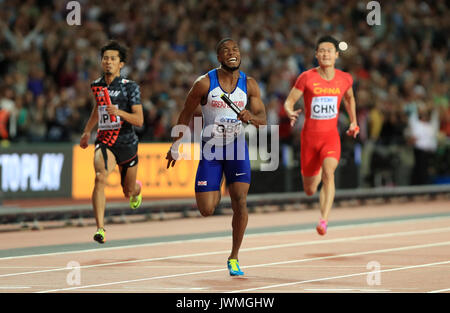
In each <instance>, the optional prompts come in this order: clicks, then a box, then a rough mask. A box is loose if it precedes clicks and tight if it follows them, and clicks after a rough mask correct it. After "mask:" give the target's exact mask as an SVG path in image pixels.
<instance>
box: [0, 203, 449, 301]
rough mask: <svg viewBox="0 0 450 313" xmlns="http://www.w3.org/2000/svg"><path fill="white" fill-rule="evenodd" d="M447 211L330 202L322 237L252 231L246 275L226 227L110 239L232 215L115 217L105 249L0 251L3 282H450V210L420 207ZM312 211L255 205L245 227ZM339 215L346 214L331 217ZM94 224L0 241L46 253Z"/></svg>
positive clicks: (142, 286) (291, 289) (26, 286)
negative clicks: (235, 267)
mask: <svg viewBox="0 0 450 313" xmlns="http://www.w3.org/2000/svg"><path fill="white" fill-rule="evenodd" d="M449 212H450V202H449V201H448V200H436V201H431V202H417V201H416V202H406V203H396V204H395V203H391V204H384V205H365V206H360V207H351V208H344V207H341V208H335V209H333V211H332V213H331V216H330V222H329V229H328V233H327V235H326V236H323V237H321V236H318V235H317V233H316V231H315V229H314V227H311V228H308V229H303V230H301V229H300V230H297V231H292V230H291V231H278V232H270V231H269V229H267V231H265V232H262V233H260V234H248V235H247V236H246V237H245V239H244V242H243V246H242V248H241V252H240V263H241V268H242V270H243V271H244V272H245V276H244V277H243V278H232V277H230V276H229V275H228V272H227V270H226V259H227V257H228V254H229V251H230V247H231V237H230V236H223V237H218V238H211V237H209V238H206V239H202V240H198V239H197V240H189V239H187V240H179V241H173V242H160V243H149V244H141V245H134V246H133V245H128V246H123V247H111V248H109V249H108V244H110V245H111V243H113V242H114V241H116V240H122V239H130V244H133V240H137V239H139V238H152V237H161V236H169V235H186V238H188V235H191V234H203V233H205V234H207V233H208V232H209V233H210V232H219V231H231V216H229V215H225V216H212V217H208V218H188V219H177V220H168V221H153V222H146V223H133V224H123V225H121V224H112V225H108V226H107V243H106V244H105V245H103V246H102V248H107V249H98V247H99V246H98V245H94V246H93V247H91V248H89V249H86V250H84V251H77V252H75V251H66V252H61V253H49V254H42V255H27V256H20V257H10V258H8V257H3V258H0V292H89V293H91V292H120V293H124V292H150V293H160V292H162V293H173V292H175V293H178V292H183V293H184V292H189V293H192V292H195V293H197V292H198V293H221V292H261V293H264V292H271V293H278V292H282V293H309V292H314V293H317V292H319V293H320V292H358V293H360V292H414V293H417V292H419V293H422V292H450V216H449V215H448V214H447V216H444V217H435V218H432V217H427V218H418V217H417V216H418V215H425V214H427V215H430V214H440V213H449ZM410 216H416V217H415V218H414V219H407V218H406V217H410ZM394 217H397V220H396V221H394V220H391V221H389V220H386V221H378V222H376V223H372V222H373V221H374V219H376V218H378V219H379V218H386V219H391V218H394ZM402 217H405V218H404V219H403V218H402ZM318 218H319V212H318V210H317V209H314V210H299V211H286V212H275V213H258V214H257V213H254V214H251V215H250V218H249V225H248V229H249V230H250V229H256V228H264V227H273V226H280V229H281V230H282V228H283V227H284V226H287V225H293V224H299V225H300V224H308V223H311V224H313V223H316V222H317V221H318ZM353 220H354V221H355V223H354V224H352V223H351V221H353ZM361 220H364V224H362V223H361ZM340 221H341V222H342V221H349V223H347V224H346V225H345V226H335V224H339V222H340ZM357 221H358V222H357ZM94 232H95V228H93V227H84V228H77V227H69V228H60V229H49V230H41V231H21V232H8V233H2V234H0V238H1V239H0V250H7V249H17V248H27V247H36V248H38V250H37V251H38V252H34V253H46V249H47V248H46V247H45V246H51V245H64V244H71V243H83V242H85V243H91V242H92V236H93V233H94ZM249 232H250V231H249ZM250 233H251V232H250ZM11 251H12V250H11ZM69 262H76V263H73V264H75V265H76V264H79V265H80V268H79V274H80V275H79V278H80V281H79V283H80V284H77V283H78V282H77V281H75V283H76V284H73V282H74V281H73V280H72V281H70V278H73V277H75V276H73V274H74V273H75V272H74V270H73V269H68V268H67V266H68V264H69ZM68 278H69V281H68Z"/></svg>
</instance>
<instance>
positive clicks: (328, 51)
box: [316, 42, 339, 67]
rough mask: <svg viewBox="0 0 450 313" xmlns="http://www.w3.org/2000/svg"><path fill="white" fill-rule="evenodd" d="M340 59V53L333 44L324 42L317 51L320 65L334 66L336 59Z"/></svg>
mask: <svg viewBox="0 0 450 313" xmlns="http://www.w3.org/2000/svg"><path fill="white" fill-rule="evenodd" d="M338 57H339V52H337V51H336V48H335V47H334V45H333V44H332V43H331V42H322V43H321V44H320V45H319V47H318V48H317V51H316V58H317V61H318V62H319V65H320V66H322V67H324V66H334V64H335V63H336V59H337V58H338Z"/></svg>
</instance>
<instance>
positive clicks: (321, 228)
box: [316, 219, 328, 236]
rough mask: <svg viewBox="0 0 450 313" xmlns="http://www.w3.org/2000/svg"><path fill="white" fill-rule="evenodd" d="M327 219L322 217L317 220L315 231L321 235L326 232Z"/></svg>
mask: <svg viewBox="0 0 450 313" xmlns="http://www.w3.org/2000/svg"><path fill="white" fill-rule="evenodd" d="M327 226H328V225H327V221H326V220H324V219H320V220H319V224H317V226H316V230H317V233H318V234H319V235H321V236H323V235H325V234H326V233H327Z"/></svg>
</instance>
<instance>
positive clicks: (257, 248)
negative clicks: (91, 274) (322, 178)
mask: <svg viewBox="0 0 450 313" xmlns="http://www.w3.org/2000/svg"><path fill="white" fill-rule="evenodd" d="M445 231H450V227H443V228H435V229H425V230H414V231H407V232H397V233H386V234H376V235H366V236H355V237H346V238H337V239H327V240H320V241H317V240H312V241H305V242H295V243H286V244H280V245H269V246H261V247H254V248H244V249H241V250H240V252H241V253H242V252H251V251H259V250H269V249H280V248H290V247H298V246H309V245H322V244H329V243H340V242H351V241H358V240H368V239H378V238H389V237H396V236H410V235H424V234H433V233H439V232H445ZM261 235H262V234H261ZM229 252H230V251H229V250H222V251H212V252H201V253H192V254H182V255H173V256H167V257H159V258H149V259H142V260H129V261H119V262H109V263H101V264H93V265H83V266H80V267H79V269H88V268H95V267H104V266H114V265H124V264H136V263H144V262H153V261H166V260H173V259H181V258H190V257H203V256H210V255H219V254H228V253H229ZM71 269H72V268H70V269H69V268H67V267H62V268H53V269H47V270H40V271H30V272H19V273H10V274H1V275H0V278H2V277H12V276H21V275H31V274H41V273H49V272H58V271H64V270H71Z"/></svg>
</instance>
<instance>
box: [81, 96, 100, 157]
mask: <svg viewBox="0 0 450 313" xmlns="http://www.w3.org/2000/svg"><path fill="white" fill-rule="evenodd" d="M97 123H98V111H97V104H95V105H94V107H93V108H92V111H91V116H89V119H88V121H87V123H86V126H85V127H84V130H83V134H82V135H81V139H80V147H81V148H83V149H85V148H87V146H88V145H89V137H90V135H91V132H92V129H94V127H95V125H97Z"/></svg>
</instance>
